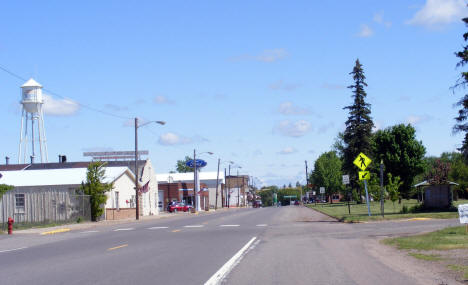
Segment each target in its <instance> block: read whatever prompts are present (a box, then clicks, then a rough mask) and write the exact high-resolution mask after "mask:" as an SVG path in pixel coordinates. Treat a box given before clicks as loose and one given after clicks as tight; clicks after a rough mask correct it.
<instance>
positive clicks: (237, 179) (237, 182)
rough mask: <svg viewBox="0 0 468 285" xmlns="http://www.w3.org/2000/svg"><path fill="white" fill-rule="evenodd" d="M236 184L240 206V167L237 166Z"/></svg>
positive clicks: (238, 204)
mask: <svg viewBox="0 0 468 285" xmlns="http://www.w3.org/2000/svg"><path fill="white" fill-rule="evenodd" d="M236 186H237V208H239V207H240V187H239V168H237V177H236Z"/></svg>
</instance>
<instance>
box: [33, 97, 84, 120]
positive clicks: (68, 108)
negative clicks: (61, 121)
mask: <svg viewBox="0 0 468 285" xmlns="http://www.w3.org/2000/svg"><path fill="white" fill-rule="evenodd" d="M42 96H43V97H44V107H43V111H44V114H47V115H52V116H69V115H74V114H75V113H76V112H78V110H79V109H80V105H79V104H78V103H77V102H75V101H73V100H71V99H54V98H53V97H52V96H50V95H47V94H43V95H42Z"/></svg>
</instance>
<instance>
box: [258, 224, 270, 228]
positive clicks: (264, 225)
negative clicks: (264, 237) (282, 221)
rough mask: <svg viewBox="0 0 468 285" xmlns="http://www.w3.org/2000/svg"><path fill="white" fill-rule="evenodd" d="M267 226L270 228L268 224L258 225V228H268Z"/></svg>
mask: <svg viewBox="0 0 468 285" xmlns="http://www.w3.org/2000/svg"><path fill="white" fill-rule="evenodd" d="M266 226H268V225H267V224H259V225H257V227H266Z"/></svg>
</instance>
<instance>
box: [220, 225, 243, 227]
mask: <svg viewBox="0 0 468 285" xmlns="http://www.w3.org/2000/svg"><path fill="white" fill-rule="evenodd" d="M219 226H220V227H240V225H219Z"/></svg>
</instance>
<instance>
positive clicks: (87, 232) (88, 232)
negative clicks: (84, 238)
mask: <svg viewBox="0 0 468 285" xmlns="http://www.w3.org/2000/svg"><path fill="white" fill-rule="evenodd" d="M98 232H99V231H84V232H80V234H90V233H98Z"/></svg>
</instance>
